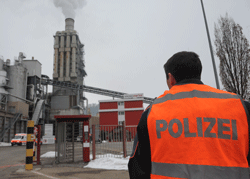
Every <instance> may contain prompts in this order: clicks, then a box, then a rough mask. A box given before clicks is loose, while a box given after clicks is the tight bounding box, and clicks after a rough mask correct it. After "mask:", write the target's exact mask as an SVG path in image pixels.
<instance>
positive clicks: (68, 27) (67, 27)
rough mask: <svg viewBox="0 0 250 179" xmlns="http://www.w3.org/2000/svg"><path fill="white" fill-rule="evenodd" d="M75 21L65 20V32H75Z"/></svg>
mask: <svg viewBox="0 0 250 179" xmlns="http://www.w3.org/2000/svg"><path fill="white" fill-rule="evenodd" d="M74 22H75V21H74V19H71V18H67V19H65V31H69V30H74Z"/></svg>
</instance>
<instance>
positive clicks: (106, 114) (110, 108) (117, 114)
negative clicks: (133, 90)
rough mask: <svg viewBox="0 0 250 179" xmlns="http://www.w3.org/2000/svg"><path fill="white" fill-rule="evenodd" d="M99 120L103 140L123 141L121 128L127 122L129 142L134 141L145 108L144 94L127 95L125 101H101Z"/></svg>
mask: <svg viewBox="0 0 250 179" xmlns="http://www.w3.org/2000/svg"><path fill="white" fill-rule="evenodd" d="M99 105H100V108H99V117H100V118H99V120H100V129H101V131H102V132H101V138H102V139H105V140H109V141H120V140H121V136H122V134H121V130H120V129H121V126H120V127H119V126H118V125H122V122H123V121H125V126H126V135H127V139H128V140H133V138H134V137H135V134H136V127H137V125H138V123H139V121H140V118H141V115H142V113H143V111H144V108H143V94H141V93H140V94H126V95H124V98H123V99H113V100H100V101H99Z"/></svg>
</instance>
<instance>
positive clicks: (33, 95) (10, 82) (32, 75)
mask: <svg viewBox="0 0 250 179" xmlns="http://www.w3.org/2000/svg"><path fill="white" fill-rule="evenodd" d="M25 58H26V55H25V54H24V53H22V52H20V53H19V56H18V58H16V59H15V61H14V65H11V64H10V60H9V59H7V60H6V62H4V60H3V59H0V99H1V109H0V142H1V141H3V142H10V140H11V138H13V137H14V135H15V134H16V133H25V132H26V126H27V120H28V119H31V117H32V114H33V111H34V108H35V107H36V101H38V100H39V99H41V97H42V94H44V91H42V89H41V82H40V79H41V63H40V62H39V61H38V60H35V59H34V58H33V57H32V59H31V60H24V59H25ZM44 117H45V116H44ZM41 118H42V117H41ZM40 122H43V123H44V121H42V120H41V121H40Z"/></svg>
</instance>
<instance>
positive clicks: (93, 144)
mask: <svg viewBox="0 0 250 179" xmlns="http://www.w3.org/2000/svg"><path fill="white" fill-rule="evenodd" d="M92 154H93V160H95V125H92Z"/></svg>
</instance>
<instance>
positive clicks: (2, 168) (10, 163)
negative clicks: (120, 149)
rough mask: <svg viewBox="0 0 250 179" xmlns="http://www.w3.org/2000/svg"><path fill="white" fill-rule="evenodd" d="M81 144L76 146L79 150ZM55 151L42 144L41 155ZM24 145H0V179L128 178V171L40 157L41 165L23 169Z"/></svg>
mask: <svg viewBox="0 0 250 179" xmlns="http://www.w3.org/2000/svg"><path fill="white" fill-rule="evenodd" d="M80 146H81V145H80V144H79V146H77V148H78V149H79V150H81V149H82V148H81V147H80ZM48 151H55V145H54V144H53V145H42V147H41V155H42V154H44V153H46V152H48ZM25 159H26V146H13V147H11V146H10V147H0V179H9V178H13V179H14V178H17V179H19V178H20V179H22V178H28V179H33V178H39V179H43V178H44V179H45V178H47V179H48V178H52V179H59V178H60V179H97V178H100V179H113V178H114V179H116V178H117V179H128V178H129V174H128V171H125V170H120V171H117V170H102V169H89V168H84V166H85V165H87V164H86V163H83V162H78V163H74V164H58V165H55V164H53V160H52V159H44V158H42V159H41V162H42V165H34V169H33V170H32V171H25Z"/></svg>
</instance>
